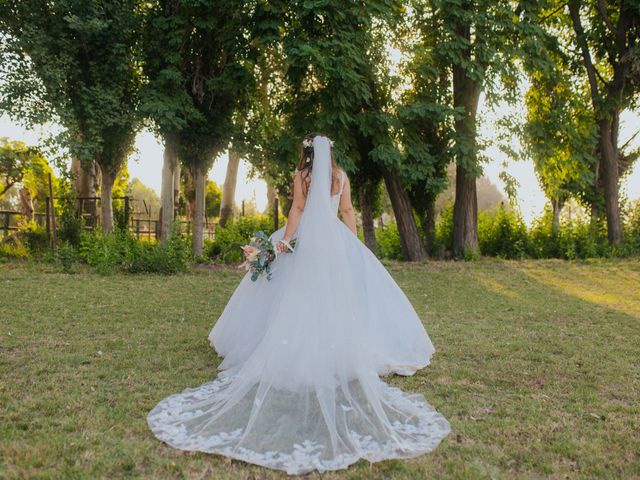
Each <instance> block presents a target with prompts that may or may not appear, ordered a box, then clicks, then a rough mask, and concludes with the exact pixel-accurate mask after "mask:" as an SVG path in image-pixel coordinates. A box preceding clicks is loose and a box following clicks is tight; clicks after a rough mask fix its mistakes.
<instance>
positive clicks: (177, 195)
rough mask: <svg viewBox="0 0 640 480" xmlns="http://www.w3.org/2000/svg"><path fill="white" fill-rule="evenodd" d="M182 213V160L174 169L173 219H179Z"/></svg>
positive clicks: (178, 161)
mask: <svg viewBox="0 0 640 480" xmlns="http://www.w3.org/2000/svg"><path fill="white" fill-rule="evenodd" d="M179 211H180V160H179V159H178V160H177V161H176V166H175V168H174V169H173V219H174V221H175V220H176V219H177V218H178V215H179Z"/></svg>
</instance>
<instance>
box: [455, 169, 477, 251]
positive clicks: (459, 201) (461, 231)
mask: <svg viewBox="0 0 640 480" xmlns="http://www.w3.org/2000/svg"><path fill="white" fill-rule="evenodd" d="M477 249H478V197H477V193H476V177H475V176H474V175H471V174H469V173H468V172H467V170H466V169H465V168H464V167H463V166H461V165H458V166H457V167H456V200H455V204H454V206H453V255H454V257H456V258H462V257H464V256H465V254H466V253H470V252H473V251H477Z"/></svg>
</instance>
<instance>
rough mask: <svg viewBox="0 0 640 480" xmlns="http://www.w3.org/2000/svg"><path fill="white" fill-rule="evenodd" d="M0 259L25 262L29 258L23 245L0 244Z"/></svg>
mask: <svg viewBox="0 0 640 480" xmlns="http://www.w3.org/2000/svg"><path fill="white" fill-rule="evenodd" d="M0 258H5V259H18V260H26V259H27V258H29V250H27V247H25V245H24V244H23V243H14V244H10V243H4V244H0Z"/></svg>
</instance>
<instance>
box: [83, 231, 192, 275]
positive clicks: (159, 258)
mask: <svg viewBox="0 0 640 480" xmlns="http://www.w3.org/2000/svg"><path fill="white" fill-rule="evenodd" d="M80 255H81V257H82V258H83V259H84V260H85V261H86V262H87V264H89V265H90V266H91V267H93V268H94V269H95V270H96V271H97V272H98V273H101V274H107V273H112V272H114V271H118V270H120V271H124V272H128V273H163V274H173V273H177V272H181V271H184V270H186V269H187V266H188V263H189V259H190V255H191V254H190V248H189V244H188V242H187V241H185V239H183V238H182V237H181V236H180V235H179V233H178V230H177V228H174V230H173V231H172V233H171V236H170V237H169V240H168V241H167V243H166V245H162V244H160V243H156V242H154V243H150V242H146V241H141V240H138V239H137V238H135V237H134V236H133V235H132V234H130V233H129V232H128V231H126V230H115V231H113V232H111V233H108V234H103V233H100V232H97V233H95V234H84V235H83V238H82V242H81V248H80Z"/></svg>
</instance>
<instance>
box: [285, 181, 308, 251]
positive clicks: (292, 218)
mask: <svg viewBox="0 0 640 480" xmlns="http://www.w3.org/2000/svg"><path fill="white" fill-rule="evenodd" d="M306 201H307V199H306V198H305V196H304V193H303V191H302V176H301V175H300V172H298V173H296V175H295V176H294V177H293V202H292V203H291V209H290V210H289V216H288V217H287V226H286V228H285V229H284V236H283V237H282V239H283V240H284V241H285V242H290V241H291V239H292V237H293V234H294V233H295V231H296V229H297V228H298V224H299V223H300V217H301V216H302V212H303V211H304V205H305V203H306ZM280 245H281V244H278V246H280ZM283 249H286V247H283Z"/></svg>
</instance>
